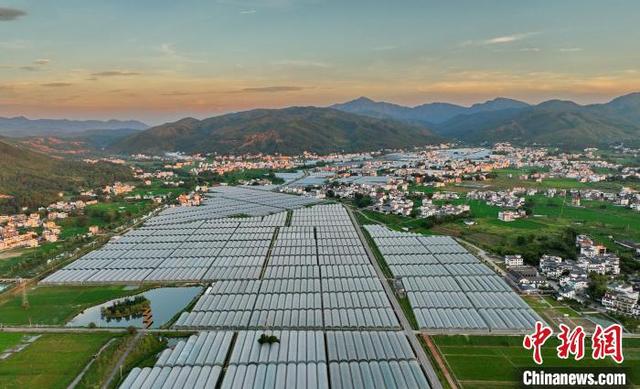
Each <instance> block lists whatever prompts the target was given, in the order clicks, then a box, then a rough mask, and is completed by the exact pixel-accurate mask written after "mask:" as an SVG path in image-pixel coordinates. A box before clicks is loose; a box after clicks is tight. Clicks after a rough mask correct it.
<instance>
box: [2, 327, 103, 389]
mask: <svg viewBox="0 0 640 389" xmlns="http://www.w3.org/2000/svg"><path fill="white" fill-rule="evenodd" d="M112 337H113V335H112V334H104V333H94V334H45V335H42V337H40V338H39V339H38V340H36V341H35V342H33V343H32V344H30V345H28V346H27V347H26V348H25V349H24V350H22V351H20V352H18V353H16V354H14V355H12V356H10V357H9V358H8V359H6V360H3V361H1V362H0V388H7V389H11V388H66V387H67V386H68V385H69V383H71V381H73V379H74V378H75V377H76V375H78V373H80V371H81V370H82V369H83V368H84V366H85V365H86V364H87V362H88V361H89V359H90V357H91V356H92V355H94V354H95V353H96V352H97V351H98V350H99V349H100V347H102V345H103V344H104V343H105V342H107V341H108V340H109V339H110V338H112ZM0 339H1V338H0Z"/></svg>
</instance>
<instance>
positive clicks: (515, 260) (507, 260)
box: [504, 254, 524, 269]
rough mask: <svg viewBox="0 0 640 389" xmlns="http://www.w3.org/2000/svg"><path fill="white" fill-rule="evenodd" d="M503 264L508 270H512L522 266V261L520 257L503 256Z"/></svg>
mask: <svg viewBox="0 0 640 389" xmlns="http://www.w3.org/2000/svg"><path fill="white" fill-rule="evenodd" d="M504 264H505V266H507V269H508V268H512V267H515V266H523V265H524V260H523V259H522V255H519V254H517V255H505V256H504Z"/></svg>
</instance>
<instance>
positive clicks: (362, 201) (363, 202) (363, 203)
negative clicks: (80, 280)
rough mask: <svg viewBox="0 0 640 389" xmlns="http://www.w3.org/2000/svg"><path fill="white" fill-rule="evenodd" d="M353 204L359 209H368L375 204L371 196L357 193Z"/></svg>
mask: <svg viewBox="0 0 640 389" xmlns="http://www.w3.org/2000/svg"><path fill="white" fill-rule="evenodd" d="M353 202H354V203H355V204H356V207H358V208H364V207H368V206H370V205H371V204H373V200H372V199H371V196H369V195H363V194H362V193H356V194H355V196H354V197H353Z"/></svg>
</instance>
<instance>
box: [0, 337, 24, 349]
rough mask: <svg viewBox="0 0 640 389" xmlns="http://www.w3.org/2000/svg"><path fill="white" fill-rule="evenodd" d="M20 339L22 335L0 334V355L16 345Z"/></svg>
mask: <svg viewBox="0 0 640 389" xmlns="http://www.w3.org/2000/svg"><path fill="white" fill-rule="evenodd" d="M21 339H22V334H15V333H11V332H9V333H4V332H0V354H1V353H2V352H3V351H4V350H7V349H9V348H11V347H13V346H15V345H17V344H18V343H20V340H21Z"/></svg>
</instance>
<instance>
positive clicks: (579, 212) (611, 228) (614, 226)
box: [432, 195, 640, 258]
mask: <svg viewBox="0 0 640 389" xmlns="http://www.w3.org/2000/svg"><path fill="white" fill-rule="evenodd" d="M529 201H530V202H531V203H532V207H531V210H532V215H531V216H529V217H527V218H526V219H520V220H516V221H513V222H503V221H500V220H498V218H497V216H498V211H499V207H494V206H490V205H487V204H486V203H485V202H484V201H478V200H466V199H464V198H463V199H459V200H454V201H451V203H454V204H464V203H466V204H469V205H470V207H471V216H472V217H473V219H474V221H475V222H476V224H475V225H473V226H466V225H465V224H463V223H462V221H454V222H448V223H445V224H440V225H436V226H435V227H434V228H432V232H435V233H440V234H450V235H455V236H460V237H462V238H463V239H465V240H468V241H470V242H471V243H474V244H476V245H479V246H481V247H484V248H485V249H489V250H491V251H493V252H496V253H497V254H506V253H512V252H513V253H522V254H525V258H528V257H529V258H536V257H539V256H540V255H541V254H542V253H553V254H557V255H560V256H563V257H567V256H569V255H571V254H573V253H574V251H575V249H574V248H573V244H572V242H569V241H568V239H565V237H563V233H564V232H566V231H567V230H569V229H570V230H573V231H575V232H577V233H585V234H589V235H590V236H592V237H593V238H595V239H596V241H598V242H601V243H603V244H605V245H606V246H607V247H608V248H609V250H610V251H613V252H618V254H624V252H625V250H624V249H623V248H621V247H620V246H618V245H617V244H616V243H615V242H614V241H613V239H611V238H610V236H611V237H613V238H614V239H618V240H623V239H629V240H633V241H640V229H638V228H637V227H636V226H638V225H640V213H638V212H635V211H632V210H630V209H627V208H622V207H617V206H614V205H612V204H608V203H605V202H601V201H583V202H582V207H573V206H571V205H569V202H568V201H566V202H565V201H563V199H562V198H558V197H554V198H547V197H545V196H542V195H536V196H530V197H529ZM523 247H526V248H527V249H530V250H529V251H530V252H529V253H528V254H529V255H527V252H526V251H525V252H523Z"/></svg>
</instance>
